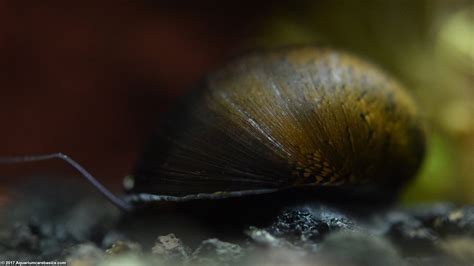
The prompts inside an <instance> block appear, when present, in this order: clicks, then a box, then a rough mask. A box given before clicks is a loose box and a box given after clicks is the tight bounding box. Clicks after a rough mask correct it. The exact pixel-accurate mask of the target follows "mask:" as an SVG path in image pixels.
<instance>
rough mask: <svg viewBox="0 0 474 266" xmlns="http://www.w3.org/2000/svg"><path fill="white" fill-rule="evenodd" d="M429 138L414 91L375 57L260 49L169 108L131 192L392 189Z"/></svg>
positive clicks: (155, 196)
mask: <svg viewBox="0 0 474 266" xmlns="http://www.w3.org/2000/svg"><path fill="white" fill-rule="evenodd" d="M424 145H425V144H424V131H423V129H422V127H421V126H420V121H419V118H418V116H417V112H416V108H415V105H414V103H413V101H412V99H411V98H410V97H409V95H408V94H407V93H406V92H405V91H404V89H403V88H402V87H401V86H400V84H399V83H397V82H396V81H395V80H393V79H392V78H390V77H389V76H387V75H386V74H385V73H383V72H382V71H381V70H379V69H378V68H377V67H375V66H374V65H371V64H370V63H367V62H365V61H363V60H361V59H358V58H356V57H354V56H352V55H349V54H346V53H341V52H338V51H334V50H331V49H320V48H315V47H299V48H287V49H283V50H274V51H266V52H263V53H252V54H248V55H245V56H243V57H240V58H237V59H235V60H234V61H232V62H230V63H229V64H227V65H225V66H224V67H223V68H221V69H220V70H218V71H216V72H215V73H213V74H211V75H209V76H207V78H205V80H204V81H203V82H202V83H201V84H200V86H199V88H197V89H196V90H193V91H192V92H191V93H190V94H189V95H187V97H185V98H184V99H183V100H182V101H181V102H180V103H179V104H178V105H177V106H176V107H175V109H173V110H172V111H171V113H170V114H169V115H168V116H166V117H165V119H164V121H163V122H162V123H161V126H159V127H158V128H157V131H156V133H155V135H154V136H153V138H152V139H151V142H150V143H149V145H148V146H147V150H146V151H145V152H144V154H143V156H142V158H141V160H140V161H139V163H138V165H137V167H136V169H135V171H134V173H133V182H132V183H130V182H129V186H128V188H126V192H127V193H128V195H129V196H128V198H127V199H128V200H129V201H132V202H134V201H135V202H143V201H186V200H193V199H200V198H204V199H213V198H225V197H232V196H241V195H245V194H258V193H267V192H273V191H278V190H281V189H286V188H291V187H299V186H303V187H306V186H317V187H321V186H345V187H350V188H354V189H357V188H360V187H372V188H374V189H377V190H381V189H382V190H383V191H387V193H391V192H394V191H397V190H399V188H400V187H401V186H402V185H403V184H404V183H406V181H407V180H409V179H410V178H411V177H413V175H414V174H415V172H416V170H417V169H418V167H419V165H420V163H421V160H422V157H423V154H424ZM129 181H130V180H129Z"/></svg>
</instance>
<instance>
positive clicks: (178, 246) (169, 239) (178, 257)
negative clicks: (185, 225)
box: [151, 234, 191, 263]
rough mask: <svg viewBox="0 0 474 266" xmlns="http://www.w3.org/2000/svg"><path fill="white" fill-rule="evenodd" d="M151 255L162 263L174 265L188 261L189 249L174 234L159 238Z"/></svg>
mask: <svg viewBox="0 0 474 266" xmlns="http://www.w3.org/2000/svg"><path fill="white" fill-rule="evenodd" d="M151 253H152V254H153V255H155V256H157V257H159V258H160V259H162V260H164V261H174V262H176V263H178V262H183V261H185V260H187V259H189V257H190V254H191V249H190V248H189V247H186V246H184V245H183V243H182V242H181V240H180V239H178V238H176V236H175V235H174V234H169V235H165V236H159V237H158V239H157V240H156V243H155V245H154V246H153V248H152V250H151Z"/></svg>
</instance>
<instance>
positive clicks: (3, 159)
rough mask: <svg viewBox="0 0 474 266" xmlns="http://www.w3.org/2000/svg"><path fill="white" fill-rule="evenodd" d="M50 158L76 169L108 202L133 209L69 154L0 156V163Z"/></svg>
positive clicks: (122, 207) (127, 209)
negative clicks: (59, 160)
mask: <svg viewBox="0 0 474 266" xmlns="http://www.w3.org/2000/svg"><path fill="white" fill-rule="evenodd" d="M51 159H61V160H63V161H65V162H66V163H68V164H69V165H71V166H72V167H73V168H74V169H75V170H76V171H78V172H79V173H80V174H81V175H82V176H83V177H85V178H86V179H87V181H89V182H90V183H91V184H92V186H94V188H96V189H97V190H98V191H99V192H100V193H101V194H102V195H103V196H104V197H106V198H107V199H108V200H109V201H110V202H112V203H113V204H114V205H115V206H117V207H119V208H120V209H122V210H124V211H131V210H133V206H132V205H131V204H130V203H128V202H126V201H125V200H123V199H121V198H119V197H117V196H116V195H114V194H113V193H112V192H110V190H108V189H107V188H106V187H104V185H102V184H101V183H100V182H99V181H97V179H96V178H95V177H94V176H93V175H91V174H90V173H89V172H88V171H87V170H86V169H85V168H84V167H82V166H81V165H80V164H79V163H77V162H76V161H74V160H73V159H71V158H69V156H67V155H65V154H63V153H50V154H40V155H31V156H12V157H0V163H5V164H13V163H25V162H36V161H45V160H51Z"/></svg>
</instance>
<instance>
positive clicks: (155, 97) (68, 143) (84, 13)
mask: <svg viewBox="0 0 474 266" xmlns="http://www.w3.org/2000/svg"><path fill="white" fill-rule="evenodd" d="M172 3H173V4H172ZM466 14H467V15H466ZM469 14H474V12H473V6H472V1H468V0H453V1H445V0H395V1H385V0H366V1H357V0H352V1H351V0H337V1H336V0H334V1H321V0H320V1H309V0H307V1H303V0H298V1H255V0H254V1H246V0H245V1H151V0H150V1H145V0H141V1H140V0H136V1H111V0H103V1H87V0H86V1H80V2H73V1H59V0H51V1H33V0H24V1H16V0H0V129H1V130H0V156H7V155H34V154H40V153H52V152H63V153H65V154H68V155H69V156H71V157H72V158H74V159H75V160H77V161H78V162H79V163H81V164H82V165H83V166H84V167H85V168H87V169H88V170H89V171H90V172H91V173H93V174H94V175H96V177H97V178H98V179H100V180H101V181H103V182H105V183H106V185H107V186H109V187H112V188H113V189H114V190H116V191H119V190H120V187H121V180H122V177H123V176H125V175H126V174H127V173H129V172H130V170H131V168H132V167H133V165H134V163H135V162H136V160H137V158H138V154H139V153H140V151H141V150H142V147H143V146H144V145H145V143H146V141H147V139H148V137H149V135H150V133H151V130H152V129H153V128H154V126H155V125H156V122H157V117H158V116H159V115H160V114H161V113H162V112H163V110H165V109H166V108H167V107H168V106H170V105H171V104H172V103H173V101H174V100H175V98H176V97H177V96H179V95H181V94H182V93H183V92H184V91H185V90H187V89H189V88H190V87H191V86H192V84H193V83H195V82H196V81H197V80H198V79H199V78H200V77H202V76H203V75H204V74H205V73H207V72H208V71H210V70H212V69H214V68H216V67H218V66H219V65H220V64H222V63H223V62H225V61H226V60H227V59H229V58H230V57H232V56H235V55H238V54H241V53H242V52H244V51H246V50H249V49H255V48H260V47H275V46H282V45H289V44H302V43H303V44H308V43H310V44H319V45H325V46H331V47H336V48H339V49H344V50H348V51H351V52H353V53H355V54H357V55H360V56H362V57H364V58H366V59H369V60H371V61H373V62H375V63H376V64H378V65H380V66H381V67H382V68H384V69H385V70H386V71H388V72H389V73H390V74H392V75H394V76H395V77H396V78H398V79H400V80H401V82H402V83H403V84H405V85H406V87H407V88H408V89H409V90H410V91H411V93H412V94H413V95H414V97H415V99H416V100H417V101H418V103H419V105H420V110H421V111H422V114H423V116H424V117H425V118H426V121H427V125H428V128H429V131H430V134H429V138H428V155H427V159H426V162H425V166H424V167H423V169H422V170H421V172H420V176H419V178H418V179H417V181H416V182H415V183H414V184H413V186H411V187H410V189H409V191H408V192H407V194H406V196H404V199H405V200H406V201H408V202H413V201H418V200H453V201H459V202H474V193H472V190H473V188H474V118H473V116H472V113H473V112H474V105H473V104H472V102H474V85H473V84H474V74H473V73H474V71H473V66H474V61H473V60H474V52H473V51H472V49H469V44H471V45H474V44H472V42H473V41H472V40H474V37H473V32H472V27H471V28H470V27H469V25H471V26H472V25H473V23H474V22H473V19H472V18H473V17H474V16H469ZM466 44H467V46H466ZM466 47H467V48H466ZM471 47H472V46H471ZM42 173H65V174H66V175H65V176H68V178H69V179H72V180H75V179H74V178H73V177H72V176H76V175H77V173H75V172H74V171H72V170H71V168H70V167H68V166H67V165H66V164H65V163H63V162H60V161H52V162H39V163H28V164H19V165H0V177H1V178H2V180H1V181H2V185H0V195H4V193H3V192H2V190H4V189H5V188H7V187H8V185H9V184H14V185H17V184H20V183H22V182H23V181H24V180H26V177H25V176H28V175H34V176H38V174H42ZM36 178H41V177H39V176H38V177H36ZM12 182H13V183H12ZM84 183H85V182H84ZM1 198H2V196H0V200H1Z"/></svg>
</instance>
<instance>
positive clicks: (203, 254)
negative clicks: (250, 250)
mask: <svg viewBox="0 0 474 266" xmlns="http://www.w3.org/2000/svg"><path fill="white" fill-rule="evenodd" d="M243 256H244V251H243V250H242V248H241V247H240V246H239V245H236V244H231V243H227V242H223V241H220V240H218V239H215V238H213V239H208V240H204V241H203V242H202V243H201V245H200V246H199V247H198V248H197V249H196V250H195V251H194V252H193V254H192V258H191V263H194V264H197V265H232V264H235V263H236V262H238V260H239V259H240V258H242V257H243Z"/></svg>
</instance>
